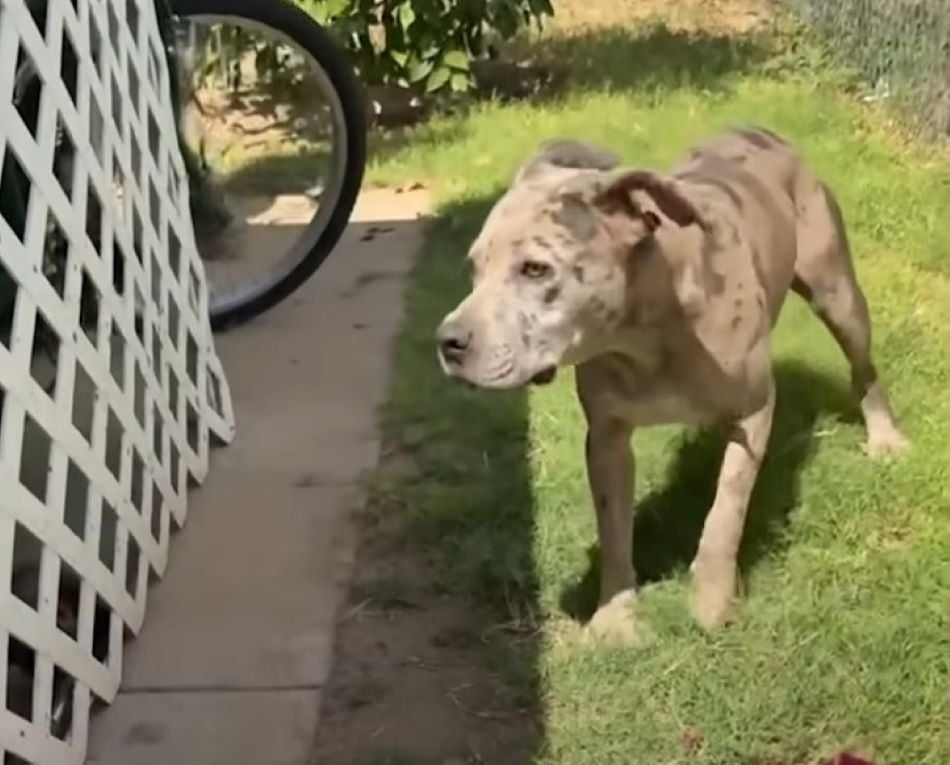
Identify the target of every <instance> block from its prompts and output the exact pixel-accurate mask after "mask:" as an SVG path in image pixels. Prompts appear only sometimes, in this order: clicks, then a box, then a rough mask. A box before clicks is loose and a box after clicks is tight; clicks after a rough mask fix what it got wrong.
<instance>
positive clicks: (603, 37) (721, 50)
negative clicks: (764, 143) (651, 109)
mask: <svg viewBox="0 0 950 765" xmlns="http://www.w3.org/2000/svg"><path fill="white" fill-rule="evenodd" d="M531 52H532V53H534V54H535V55H536V56H537V57H538V59H539V60H541V61H545V62H550V64H551V65H553V66H557V67H559V68H561V69H562V70H563V71H564V72H565V74H566V82H565V91H566V92H571V91H578V90H591V89H594V90H601V89H603V90H612V91H634V92H637V91H639V92H645V93H648V92H650V91H658V90H669V89H674V88H690V89H695V90H702V91H708V92H723V91H727V90H729V89H730V87H731V86H732V84H733V83H734V82H735V79H736V78H737V77H739V76H741V75H743V74H747V73H749V72H750V71H752V70H754V69H756V68H757V67H759V66H760V65H761V64H762V63H763V62H764V61H765V60H767V59H768V58H769V57H770V56H771V55H772V54H771V52H770V49H769V46H768V45H767V44H766V41H765V38H764V37H763V36H762V34H761V33H757V34H752V33H745V34H738V33H737V34H734V35H730V34H718V33H711V32H703V31H683V30H675V29H671V28H670V27H669V26H667V25H666V24H664V23H662V22H654V23H650V24H646V25H643V26H639V27H637V28H635V29H628V28H623V27H614V28H608V29H602V30H596V31H590V32H585V33H582V34H577V35H568V36H558V37H551V38H547V39H543V40H541V41H540V42H538V43H537V44H535V45H534V46H532V49H531Z"/></svg>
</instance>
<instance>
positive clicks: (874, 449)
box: [865, 425, 910, 457]
mask: <svg viewBox="0 0 950 765" xmlns="http://www.w3.org/2000/svg"><path fill="white" fill-rule="evenodd" d="M909 447H910V440H909V439H908V438H907V436H905V435H904V434H903V433H901V432H900V431H899V430H898V429H897V428H896V427H895V426H894V425H889V426H887V427H878V428H875V429H874V430H871V431H869V432H868V440H867V444H866V445H865V451H866V452H867V453H868V455H869V456H871V457H888V456H892V455H896V454H900V453H901V452H904V451H906V450H907V449H908V448H909Z"/></svg>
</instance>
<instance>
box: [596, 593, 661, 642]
mask: <svg viewBox="0 0 950 765" xmlns="http://www.w3.org/2000/svg"><path fill="white" fill-rule="evenodd" d="M636 601H637V595H636V592H634V591H633V590H625V591H623V592H621V593H618V594H617V595H614V597H613V598H611V599H610V600H609V601H608V602H606V603H604V604H603V605H602V606H601V607H600V608H598V609H597V612H596V613H595V614H594V616H593V618H592V619H591V620H590V622H588V624H587V626H586V627H585V629H584V638H585V640H587V641H588V642H592V643H599V644H602V645H611V646H628V647H630V646H642V645H644V644H646V643H647V642H649V640H650V639H651V637H652V635H651V634H650V632H649V631H648V630H647V628H646V627H645V626H644V625H643V624H640V623H638V622H637V617H636V613H635V609H634V607H635V605H636Z"/></svg>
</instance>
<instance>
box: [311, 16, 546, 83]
mask: <svg viewBox="0 0 950 765" xmlns="http://www.w3.org/2000/svg"><path fill="white" fill-rule="evenodd" d="M295 2H297V3H298V4H299V5H300V6H301V7H303V8H304V9H305V10H307V11H308V12H309V13H310V14H311V15H312V16H313V17H314V18H316V19H317V21H318V22H320V23H321V24H323V25H324V26H326V27H328V28H329V29H330V30H331V31H333V32H335V33H336V34H337V36H338V37H339V39H340V41H341V43H342V44H343V45H344V46H345V47H346V48H347V49H348V50H349V51H350V52H351V53H352V54H353V55H354V57H355V59H356V63H357V66H358V68H359V70H360V76H361V77H362V79H363V81H364V82H365V83H366V84H368V85H381V84H390V83H393V84H398V85H400V86H402V87H406V88H410V87H411V88H417V89H419V90H423V91H425V92H427V93H433V92H435V91H441V90H445V89H448V90H452V91H456V92H459V91H464V90H467V89H468V88H469V86H470V85H471V74H470V69H469V63H470V61H471V59H472V58H473V57H474V56H476V55H478V54H480V53H482V52H483V51H484V49H485V47H486V41H487V38H488V37H497V38H500V39H510V38H511V37H513V36H514V35H515V34H517V33H518V31H519V30H521V29H522V28H524V27H525V26H528V25H530V24H531V23H533V22H534V23H538V24H540V23H541V20H542V19H543V17H544V16H549V15H551V14H552V13H553V12H554V11H553V8H552V7H551V0H295Z"/></svg>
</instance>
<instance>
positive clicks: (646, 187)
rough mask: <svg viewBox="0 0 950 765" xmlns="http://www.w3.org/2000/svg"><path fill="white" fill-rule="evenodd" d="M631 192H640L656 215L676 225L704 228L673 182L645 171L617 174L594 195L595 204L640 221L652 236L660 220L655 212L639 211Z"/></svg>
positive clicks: (697, 214)
mask: <svg viewBox="0 0 950 765" xmlns="http://www.w3.org/2000/svg"><path fill="white" fill-rule="evenodd" d="M634 191H642V192H644V193H645V194H646V195H647V196H649V197H650V198H651V199H652V200H653V201H654V202H655V203H656V206H657V207H658V208H659V210H660V212H662V213H663V214H664V215H665V216H666V217H667V218H669V219H670V220H672V221H673V222H674V223H676V224H677V225H679V226H690V225H692V224H694V223H695V224H696V225H698V226H700V227H702V228H706V225H707V224H706V221H705V219H704V218H703V215H702V213H700V212H699V210H698V209H697V208H696V206H695V205H694V204H693V203H692V202H691V201H690V200H689V199H687V198H686V196H685V195H684V194H683V193H682V191H681V190H680V189H679V188H678V186H677V183H676V181H674V180H672V179H670V178H664V177H663V176H661V175H659V174H658V173H653V172H650V171H649V170H631V171H629V172H625V173H622V174H620V175H618V176H617V177H616V178H614V179H613V181H611V182H610V183H609V184H608V185H607V187H606V188H605V189H604V190H603V191H601V192H600V193H599V194H598V195H597V198H596V199H595V203H596V204H597V205H598V206H599V207H601V208H602V209H603V210H604V211H606V212H609V213H616V212H621V211H622V212H625V213H626V214H628V215H630V216H631V217H634V218H638V219H640V220H642V221H643V223H644V225H645V226H646V228H647V229H648V230H649V231H650V232H651V233H652V232H653V231H655V230H656V229H657V227H659V225H660V220H659V218H658V217H657V216H656V214H655V213H653V212H651V211H649V210H647V211H644V210H642V209H641V207H640V205H639V204H637V202H636V200H635V199H634V198H633V196H632V195H633V192H634Z"/></svg>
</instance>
